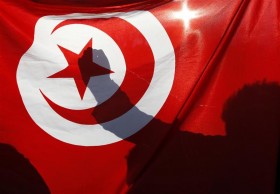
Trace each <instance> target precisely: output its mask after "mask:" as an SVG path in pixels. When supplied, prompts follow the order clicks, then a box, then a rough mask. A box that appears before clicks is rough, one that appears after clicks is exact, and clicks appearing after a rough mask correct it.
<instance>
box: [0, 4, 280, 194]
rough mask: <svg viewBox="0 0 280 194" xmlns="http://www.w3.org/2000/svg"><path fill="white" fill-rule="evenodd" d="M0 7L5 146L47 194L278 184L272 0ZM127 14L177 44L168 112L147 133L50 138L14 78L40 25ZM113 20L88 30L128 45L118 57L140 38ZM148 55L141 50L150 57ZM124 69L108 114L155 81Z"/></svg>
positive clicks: (276, 9)
mask: <svg viewBox="0 0 280 194" xmlns="http://www.w3.org/2000/svg"><path fill="white" fill-rule="evenodd" d="M0 7H1V12H0V14H1V19H0V27H1V32H0V40H1V53H0V61H1V66H0V71H1V72H2V73H1V76H0V81H1V95H0V98H1V105H0V107H1V110H2V111H1V116H0V142H1V143H5V144H9V145H11V146H13V147H15V148H16V150H17V151H18V152H20V153H21V154H22V155H24V156H25V158H27V159H28V160H29V162H30V163H31V164H32V165H33V166H34V168H35V169H36V170H37V171H38V173H39V174H40V176H41V177H42V179H43V180H44V182H45V184H46V185H47V187H48V189H49V191H50V192H51V193H53V194H61V193H64V194H75V193H85V194H87V193H88V194H92V193H105V194H106V193H108V194H111V193H133V194H136V193H139V194H140V193H153V194H154V193H155V194H156V193H160V194H161V193H172V194H181V193H182V194H183V193H191V194H193V193H203V194H204V193H215V194H217V193H221V194H224V193H232V194H236V193H240V194H241V193H244V194H245V193H246V194H250V193H252V194H269V193H277V192H279V191H280V190H279V188H277V184H276V182H277V181H278V182H279V178H280V177H279V176H280V175H279V169H277V162H278V158H279V142H280V139H279V130H280V122H279V121H280V92H279V91H280V58H279V53H280V27H279V24H280V4H279V2H278V1H277V0H270V1H249V0H238V1H234V0H230V1H215V2H213V1H210V0H209V1H197V0H178V1H168V0H166V1H165V0H163V1H160V0H157V1H151V0H146V1H140V0H134V1H129V2H127V1H123V0H121V1H119V0H108V1H90V0H86V1H64V0H59V1H58V0H57V1H51V0H37V1H35V0H34V1H30V0H17V1H16V0H10V1H1V2H0ZM185 7H187V11H186V10H185V9H184V8H185ZM134 10H146V11H149V12H150V13H152V14H153V15H154V16H155V17H156V18H157V20H158V21H159V22H160V24H161V25H162V26H163V28H164V29H165V31H166V33H167V35H168V37H169V38H170V41H171V43H172V46H173V48H174V52H175V62H176V64H175V76H174V81H173V84H172V88H171V91H170V94H169V95H168V98H167V99H166V101H165V103H164V105H163V106H162V107H161V109H160V111H159V112H158V113H157V114H156V116H154V118H153V119H152V120H151V121H150V122H149V123H148V124H147V125H145V127H143V129H141V130H139V131H138V132H137V133H135V134H134V135H132V136H130V137H127V138H125V139H124V140H121V141H118V142H115V143H112V144H108V145H103V146H78V145H72V144H69V143H65V142H63V141H60V140H58V139H56V138H54V137H52V136H50V135H49V134H48V133H46V132H45V131H44V130H42V129H41V128H40V127H39V126H38V125H37V124H36V122H34V121H33V119H32V118H31V116H30V115H29V114H30V113H28V111H27V109H26V107H25V105H24V103H23V101H24V100H23V98H22V96H21V93H20V91H19V86H18V83H17V78H16V76H17V71H18V65H19V61H20V60H21V58H22V56H23V55H24V53H26V51H27V50H28V49H29V48H30V47H31V45H32V43H33V40H34V33H35V25H36V23H37V22H38V20H39V18H41V17H43V16H47V15H57V16H60V15H64V14H71V13H96V14H101V13H113V12H128V11H134ZM182 10H184V11H182ZM182 13H183V14H182ZM186 13H188V14H186ZM192 14H193V15H192ZM82 22H84V21H82ZM82 22H81V23H82ZM86 22H88V21H86ZM89 22H90V21H89ZM114 22H118V21H117V20H114V19H112V18H109V19H103V20H100V21H99V22H96V23H97V24H95V26H98V28H99V29H102V30H103V29H104V30H107V31H108V32H109V33H111V34H110V36H112V37H114V40H115V41H116V42H118V44H120V47H121V48H125V49H127V51H124V53H125V52H129V51H130V49H129V48H131V47H130V46H131V45H137V40H140V39H141V40H142V39H145V37H144V38H143V36H142V35H141V34H139V32H138V31H137V30H135V29H134V30H133V29H130V28H125V27H124V28H122V29H121V30H120V29H119V28H117V25H115V23H114ZM147 25H148V26H149V21H147ZM152 27H153V26H150V28H151V29H152ZM58 28H60V26H59V27H58ZM116 29H118V30H116ZM132 33H134V34H132ZM122 34H123V36H122ZM77 36H79V35H78V34H77ZM81 36H83V35H81ZM136 36H137V39H136V38H134V37H136ZM140 42H141V41H140ZM144 42H145V41H142V42H141V43H142V45H141V44H140V46H139V48H140V49H141V48H143V47H144V46H143V45H144ZM93 44H94V40H93ZM146 44H147V43H146V42H145V48H146V47H147V45H146ZM127 45H128V46H127ZM42 46H43V45H42ZM163 49H164V48H163ZM85 50H86V49H85ZM146 52H147V54H146ZM149 53H150V51H149V50H148V49H146V50H145V56H147V59H150V58H151V57H150V54H149ZM143 58H144V59H143ZM145 59H146V58H145V57H144V56H143V57H142V59H141V60H140V59H139V61H140V62H139V61H138V62H139V63H143V66H145V65H147V64H148V62H146V61H145ZM151 61H152V60H151ZM144 63H145V64H144ZM132 65H133V64H132ZM129 68H130V67H128V68H127V69H129ZM129 70H131V71H127V74H126V76H128V78H127V77H126V79H128V80H129V81H127V82H126V83H127V85H125V86H121V87H120V90H118V92H117V94H116V96H117V99H118V100H120V103H119V104H118V103H116V104H117V105H116V107H114V109H112V110H111V112H113V113H112V114H115V115H117V116H118V115H120V110H121V111H127V110H126V109H129V108H131V107H132V106H134V104H135V103H137V102H138V101H139V98H140V97H141V96H137V95H136V93H137V92H139V91H142V92H143V93H144V92H145V91H146V89H147V87H148V84H147V82H150V80H151V76H152V74H151V73H148V71H149V72H151V71H153V68H150V67H147V68H144V69H141V68H140V65H139V68H138V66H137V68H131V69H129ZM135 72H136V73H135ZM146 72H147V73H146ZM163 74H164V72H163ZM50 76H51V75H50ZM134 78H135V80H137V81H139V82H140V83H141V84H139V87H138V88H135V87H133V86H134V83H133V79H134ZM142 78H143V79H142ZM27 79H28V78H27ZM131 80H132V81H131ZM145 84H147V85H145ZM160 91H161V90H159V94H158V95H161V94H160ZM44 95H45V94H44ZM111 102H112V101H111ZM122 104H127V105H122ZM118 105H119V106H121V107H120V108H118ZM148 106H153V102H151V104H149V105H148ZM52 107H54V106H52ZM104 107H107V108H108V107H111V105H110V103H107V104H106V103H105V105H104ZM70 112H71V111H69V113H68V112H67V113H65V114H66V115H67V114H70ZM38 114H42V113H38ZM143 114H145V113H143ZM76 115H78V114H76ZM115 115H114V116H115ZM145 116H147V115H146V114H145ZM148 116H149V115H148ZM92 117H93V120H94V121H95V122H98V121H100V122H101V123H103V122H104V118H105V119H106V111H103V110H101V109H99V108H96V109H94V112H93V113H92ZM50 122H51V121H50ZM104 128H105V127H104ZM115 135H116V136H118V137H120V138H121V137H122V136H121V135H120V134H117V133H116V134H115ZM0 160H5V157H3V158H1V159H0ZM8 160H11V159H10V158H9V159H8ZM13 162H16V161H13ZM3 163H5V162H3ZM0 164H1V163H0ZM1 167H2V166H1ZM2 169H5V167H2ZM0 176H1V175H0ZM36 176H37V174H36ZM0 180H3V178H2V177H1V179H0ZM11 180H12V179H11ZM40 181H41V179H40ZM15 182H17V181H15ZM0 184H1V183H0ZM42 185H44V184H42ZM44 188H45V186H44ZM0 189H2V188H1V187H0ZM277 189H278V190H277ZM0 191H1V190H0ZM42 193H43V192H42Z"/></svg>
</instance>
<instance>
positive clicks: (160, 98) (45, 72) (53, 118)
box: [17, 11, 175, 146]
mask: <svg viewBox="0 0 280 194" xmlns="http://www.w3.org/2000/svg"><path fill="white" fill-rule="evenodd" d="M95 18H107V19H110V18H120V19H123V20H125V21H126V22H128V23H129V24H131V25H132V26H134V27H135V28H136V29H138V30H139V32H140V33H141V34H142V35H143V36H144V37H145V39H146V40H147V42H148V44H149V45H150V48H151V50H152V54H153V56H154V74H153V77H152V80H151V82H150V85H149V87H148V89H147V90H146V92H145V94H144V95H143V97H142V98H141V99H140V100H139V101H138V102H137V103H136V104H135V106H134V107H132V108H131V109H130V110H129V111H127V112H125V113H124V114H123V115H121V116H119V117H117V118H115V119H113V120H110V121H107V122H103V123H98V124H92V125H85V124H79V123H75V122H72V121H69V120H67V119H65V118H63V117H62V116H61V115H59V114H58V113H57V112H55V111H54V110H53V109H52V108H51V107H50V106H49V104H48V102H47V101H46V99H45V98H44V97H43V95H42V91H43V92H44V94H45V95H46V96H48V98H51V99H52V100H54V101H55V102H56V103H57V104H59V105H61V106H62V107H67V108H70V109H73V110H74V109H84V108H88V107H93V106H95V105H97V104H98V103H99V102H98V103H97V102H91V99H92V96H91V97H90V96H87V97H86V99H84V101H83V102H82V101H81V100H78V98H76V99H75V97H69V96H67V95H66V96H63V93H62V92H61V93H57V94H54V93H55V91H58V90H63V91H67V92H66V93H71V91H72V92H73V91H74V90H75V87H74V84H73V80H70V79H68V80H67V79H66V80H64V81H65V82H67V81H68V83H63V82H64V81H63V80H58V79H57V81H58V82H59V81H60V82H59V83H57V84H58V85H59V84H62V85H61V86H63V87H65V89H61V87H58V88H54V89H53V88H50V87H49V85H53V83H50V80H49V79H48V77H49V76H50V75H52V74H54V73H56V72H58V71H60V70H61V69H63V66H64V67H65V66H67V61H65V58H64V57H63V55H62V54H61V51H60V49H59V48H58V46H57V45H58V44H63V45H64V46H65V47H67V48H69V49H70V50H71V51H73V52H76V53H78V52H79V51H80V50H81V48H83V46H84V45H85V43H86V41H88V37H87V36H90V37H93V42H94V37H95V36H97V37H98V38H100V40H102V41H100V43H96V42H95V43H96V44H95V43H93V47H95V46H96V45H100V47H98V46H96V48H95V49H96V50H98V49H102V50H104V52H106V56H108V60H109V61H110V60H111V61H112V60H117V61H118V60H119V63H118V64H117V65H116V66H113V64H114V63H113V62H111V61H110V62H109V63H110V65H112V66H111V69H112V70H113V71H114V72H117V73H114V74H110V76H112V77H111V78H112V79H113V80H114V81H115V82H116V83H117V85H121V83H122V81H123V77H124V75H125V71H126V68H125V63H124V58H125V57H123V55H122V52H121V50H120V49H119V47H118V45H117V44H116V43H114V41H113V40H112V39H110V37H109V36H108V35H106V34H105V33H104V32H102V31H100V30H98V29H96V28H93V27H85V26H83V25H81V24H77V25H69V26H68V27H66V26H64V27H61V28H58V29H56V30H55V31H54V29H55V28H56V27H57V26H58V25H59V24H60V23H61V22H63V21H65V20H69V19H95ZM116 25H117V24H116ZM75 30H77V31H78V32H80V31H81V30H82V31H83V30H84V31H85V32H89V34H90V35H88V33H86V37H85V38H81V37H77V38H76V40H73V39H72V37H73V36H71V35H73V34H71V33H74V34H75V33H77V32H75ZM66 32H67V33H66ZM59 33H61V34H63V35H62V36H60V35H59ZM127 33H129V32H127ZM77 36H78V35H77ZM70 37H71V40H69V38H70ZM64 38H65V40H63V39H64ZM124 38H125V35H124ZM106 41H107V43H106V44H105V42H106ZM107 44H109V45H107ZM112 45H114V46H112ZM111 46H112V47H111ZM107 47H111V48H107ZM75 49H76V50H75ZM110 49H111V50H110ZM58 64H59V65H58ZM123 64H124V65H123ZM61 65H62V66H61ZM174 74H175V54H174V49H173V46H172V43H171V41H170V39H169V37H168V35H167V33H166V31H165V29H164V28H163V26H162V25H161V24H160V22H159V21H158V20H157V18H156V17H155V16H154V15H153V14H151V13H150V12H148V11H132V12H127V13H104V14H69V15H62V16H45V17H42V18H40V19H39V20H38V22H37V24H36V26H35V35H34V41H33V44H32V46H31V47H30V49H28V50H27V52H26V53H25V54H24V55H23V56H22V58H21V60H20V62H19V65H18V69H17V83H18V86H19V90H20V94H21V96H22V99H23V102H24V105H25V107H26V109H27V111H28V113H29V115H30V116H31V118H32V119H33V121H34V122H35V123H36V124H37V125H38V126H39V127H40V128H41V129H43V130H44V131H45V132H46V133H48V134H49V135H51V136H53V137H54V138H56V139H58V140H61V141H63V142H66V143H70V144H74V145H81V146H101V145H107V144H111V143H115V142H118V141H120V140H122V139H125V138H127V137H129V136H131V135H133V134H134V133H136V132H138V131H139V130H141V129H142V128H143V127H144V126H145V125H147V124H148V123H149V122H150V121H151V120H152V119H153V117H154V116H155V115H156V114H157V113H158V112H159V110H160V109H161V107H162V106H163V105H164V103H165V101H166V99H167V97H168V95H169V93H170V90H171V88H172V84H173V80H174ZM113 76H115V77H113ZM100 77H102V76H100ZM53 80H55V79H53ZM91 81H92V80H90V82H91ZM70 82H72V83H70ZM63 84H64V85H63ZM54 85H56V84H54ZM59 88H60V89H59ZM104 90H106V88H104ZM109 91H110V92H111V93H109V94H108V95H107V96H104V98H103V99H104V101H105V100H107V99H108V98H110V96H112V95H113V93H114V92H115V91H116V89H114V88H111V89H109ZM74 93H75V95H76V94H77V95H78V93H77V91H74ZM75 95H73V96H75ZM77 95H76V97H77ZM86 95H90V92H88V93H87V94H86ZM61 96H62V97H61ZM67 97H69V98H72V99H71V100H68V101H67V102H65V101H64V100H63V99H65V98H67ZM89 99H90V100H89ZM77 104H78V105H77ZM112 111H113V110H112Z"/></svg>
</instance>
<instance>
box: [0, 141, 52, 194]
mask: <svg viewBox="0 0 280 194" xmlns="http://www.w3.org/2000/svg"><path fill="white" fill-rule="evenodd" d="M0 193H1V194H31V193H32V194H49V193H50V191H49V189H48V187H47V185H46V183H45V182H44V180H43V179H42V177H41V176H40V174H39V173H38V172H37V170H36V169H35V168H34V167H33V166H32V164H31V163H30V162H29V161H28V160H27V159H26V158H25V157H24V156H23V155H21V154H20V153H19V152H18V151H16V149H14V148H13V147H12V146H10V145H7V144H2V143H0Z"/></svg>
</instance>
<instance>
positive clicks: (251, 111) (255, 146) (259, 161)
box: [221, 82, 280, 194]
mask: <svg viewBox="0 0 280 194" xmlns="http://www.w3.org/2000/svg"><path fill="white" fill-rule="evenodd" d="M222 118H223V120H224V122H225V124H226V131H227V136H226V141H227V142H226V143H227V152H226V153H225V162H227V165H228V166H227V168H225V170H224V171H225V173H224V177H223V178H221V180H223V181H221V183H222V185H223V187H224V189H225V190H226V191H224V193H254V194H256V193H260V194H261V193H262V194H264V193H274V192H276V191H275V190H274V189H275V188H276V186H277V184H276V182H275V177H276V166H277V160H278V158H277V155H278V156H279V153H278V152H279V142H280V141H279V140H280V138H279V134H280V133H279V132H280V86H279V85H278V83H276V82H269V83H267V82H257V83H254V84H252V85H245V86H244V87H243V88H242V89H241V90H239V91H238V92H237V93H236V94H234V95H233V96H232V97H230V98H229V100H228V101H227V102H226V104H225V107H224V111H223V114H222ZM278 185H279V169H278ZM240 189H242V190H240ZM276 189H278V191H277V192H279V187H278V188H276ZM277 192H276V193H277Z"/></svg>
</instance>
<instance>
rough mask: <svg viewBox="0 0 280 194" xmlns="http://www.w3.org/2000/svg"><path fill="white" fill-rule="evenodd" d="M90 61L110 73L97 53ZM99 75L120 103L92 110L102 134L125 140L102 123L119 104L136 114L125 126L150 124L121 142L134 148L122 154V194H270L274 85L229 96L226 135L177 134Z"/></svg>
mask: <svg viewBox="0 0 280 194" xmlns="http://www.w3.org/2000/svg"><path fill="white" fill-rule="evenodd" d="M85 54H86V53H85ZM97 55H98V57H97ZM93 58H94V61H95V62H96V63H97V64H100V65H101V64H102V66H103V67H105V68H108V69H110V64H109V62H108V59H107V58H106V55H105V54H104V53H103V51H102V50H93ZM97 58H98V60H99V61H97V60H96V59H97ZM102 76H103V78H104V80H106V83H107V86H108V88H118V90H117V92H116V94H115V96H114V98H117V99H118V100H117V101H118V102H120V103H119V104H117V105H116V104H115V105H113V107H112V108H111V109H106V110H104V109H103V108H104V106H97V107H95V109H94V112H93V113H92V115H93V116H94V118H95V119H96V121H98V123H99V124H100V125H102V126H103V128H104V130H107V131H110V132H112V133H114V134H115V135H116V136H118V137H120V138H122V139H125V135H124V133H123V132H122V131H120V130H115V127H116V126H110V125H106V124H104V121H105V120H106V119H108V110H111V111H118V109H121V110H125V109H123V106H126V108H127V110H128V109H129V108H134V109H135V110H136V111H137V112H138V114H137V115H138V117H137V118H135V119H133V121H127V122H138V119H139V120H141V119H142V118H145V119H146V118H148V119H149V120H151V121H150V123H149V124H148V127H144V128H143V129H142V130H140V131H139V132H137V133H136V134H134V135H133V136H130V137H128V138H126V141H129V142H131V143H133V144H134V145H135V146H134V147H133V148H132V149H131V151H130V152H129V154H128V156H127V177H126V182H127V184H128V185H129V188H130V189H129V191H128V193H130V194H138V193H139V194H140V193H148V194H149V193H153V194H157V193H158V194H164V193H166V194H170V193H172V194H180V193H182V194H183V193H192V194H195V193H201V194H202V193H203V194H204V193H213V194H214V193H215V194H216V193H227V194H228V193H235V194H236V193H244V194H245V193H246V194H248V193H252V194H253V193H254V194H257V193H273V192H274V190H273V189H274V183H275V180H274V179H273V177H274V176H273V175H272V174H273V173H274V174H275V172H274V171H275V168H271V166H273V165H274V166H275V165H276V164H274V163H275V161H276V160H277V158H275V156H277V153H276V152H277V149H278V143H279V110H280V108H279V106H278V105H279V99H280V98H279V88H280V87H279V85H277V84H276V83H272V84H267V83H263V84H258V83H257V84H255V85H252V86H245V87H244V88H243V89H242V90H240V91H239V92H238V93H237V94H236V95H235V96H233V97H231V98H230V99H229V101H228V102H227V103H226V105H225V109H224V112H223V115H222V118H223V120H224V122H225V123H226V130H227V136H226V137H222V136H204V135H202V134H193V133H189V132H183V131H180V130H178V129H179V127H178V125H179V124H180V122H179V121H174V122H173V124H172V125H171V124H169V123H165V122H162V121H160V120H159V119H157V118H154V117H153V116H151V115H148V114H146V113H144V112H142V111H141V110H140V109H138V108H137V107H135V105H133V103H131V101H130V99H129V97H128V95H127V94H126V93H125V92H124V91H122V88H121V87H119V86H118V85H117V84H116V83H115V82H114V81H113V80H111V79H110V76H109V75H102ZM96 84H98V83H96ZM89 89H90V90H91V92H92V94H93V95H94V97H95V99H96V101H97V102H102V99H103V96H104V95H103V94H102V91H100V90H98V91H96V90H95V88H94V87H89ZM105 91H106V90H105ZM254 92H255V93H254ZM104 103H106V102H104ZM102 105H103V104H102ZM111 105H112V104H111ZM111 105H110V104H109V105H108V106H107V107H110V106H111ZM126 124H127V123H123V124H122V125H126ZM276 144H277V145H276ZM273 149H274V150H273ZM273 170H274V171H273ZM274 178H275V177H274Z"/></svg>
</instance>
